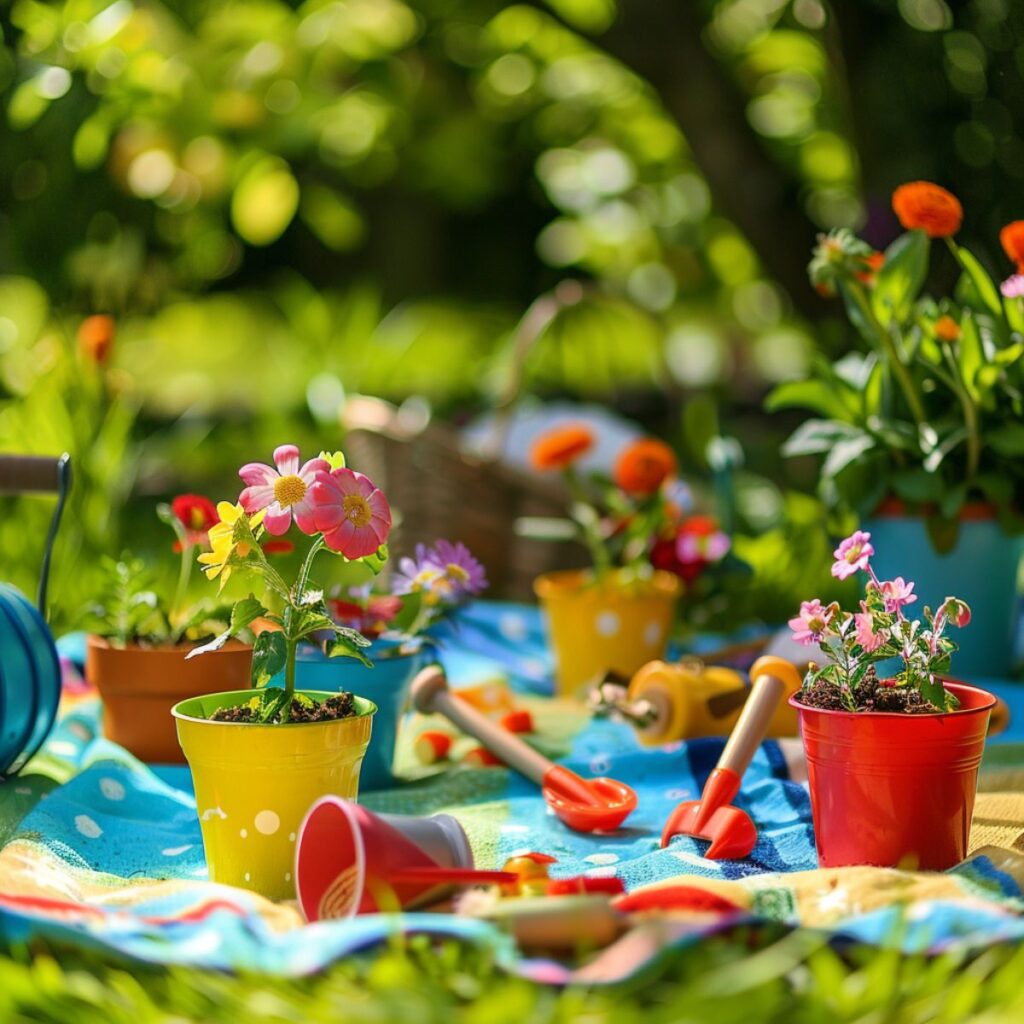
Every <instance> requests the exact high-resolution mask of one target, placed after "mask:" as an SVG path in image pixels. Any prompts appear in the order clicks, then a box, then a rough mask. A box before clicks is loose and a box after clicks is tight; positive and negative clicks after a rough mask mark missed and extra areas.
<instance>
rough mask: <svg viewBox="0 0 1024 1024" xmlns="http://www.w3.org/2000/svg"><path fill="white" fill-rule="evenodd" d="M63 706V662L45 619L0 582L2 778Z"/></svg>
mask: <svg viewBox="0 0 1024 1024" xmlns="http://www.w3.org/2000/svg"><path fill="white" fill-rule="evenodd" d="M59 703H60V662H59V661H58V658H57V648H56V647H55V646H54V643H53V637H52V636H51V634H50V630H49V628H48V627H47V625H46V623H45V622H44V621H43V617H42V616H41V615H40V614H39V612H38V611H37V610H36V608H35V606H34V605H33V604H32V603H31V602H30V601H29V600H28V598H26V597H25V596H24V595H23V594H22V593H21V592H20V591H18V590H17V589H16V588H14V587H12V586H11V585H10V584H7V583H0V780H2V778H3V776H5V775H13V774H14V773H15V772H17V771H19V770H20V769H21V768H22V767H23V766H24V765H25V763H26V762H27V761H28V759H29V758H30V757H31V756H32V755H33V754H34V753H35V752H36V751H37V750H38V749H39V748H40V747H41V746H42V744H43V740H45V739H46V736H47V734H48V733H49V731H50V729H51V728H52V726H53V721H54V719H55V718H56V716H57V705H58V704H59Z"/></svg>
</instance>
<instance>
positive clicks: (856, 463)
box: [768, 182, 1024, 676]
mask: <svg viewBox="0 0 1024 1024" xmlns="http://www.w3.org/2000/svg"><path fill="white" fill-rule="evenodd" d="M893 208H894V210H895V212H896V215H897V217H898V218H899V220H900V223H901V224H902V225H903V227H904V228H906V231H905V233H904V234H902V235H900V236H899V237H898V238H897V239H896V240H895V241H894V242H893V243H892V245H890V246H889V247H888V248H887V249H886V250H885V252H884V253H879V252H875V251H874V250H873V249H872V248H871V246H869V245H868V244H867V243H866V242H864V241H862V240H861V239H859V238H857V237H856V236H855V235H853V234H852V233H851V232H849V231H846V230H838V231H833V232H830V233H829V234H828V235H824V236H822V237H821V239H820V242H819V244H818V247H817V248H816V250H815V252H814V258H813V260H812V261H811V264H810V274H811V278H812V280H813V281H814V283H815V285H816V286H817V287H818V289H819V290H820V291H822V292H823V293H824V294H826V295H838V296H839V297H840V298H841V299H842V301H843V303H844V305H845V309H846V312H847V315H848V316H849V319H850V321H851V322H852V324H853V325H854V327H855V328H856V330H857V332H858V334H859V335H860V337H861V339H862V340H863V341H864V343H865V345H866V349H867V350H866V352H854V353H851V354H849V355H846V356H844V357H843V358H842V359H840V360H839V361H838V362H836V363H831V362H830V361H828V360H827V359H824V358H820V359H819V360H818V361H817V362H816V364H815V372H814V375H813V376H812V377H811V378H810V379H808V380H801V381H792V382H788V383H785V384H782V385H780V386H779V387H778V388H776V390H775V391H774V392H773V393H772V395H771V396H770V397H769V400H768V407H769V408H770V409H781V408H784V407H790V406H799V407H803V408H807V409H810V410H811V411H813V412H816V413H818V415H819V417H820V418H816V419H811V420H808V421H807V422H805V423H804V424H802V425H801V426H800V427H799V428H798V429H797V430H796V432H795V433H794V434H793V435H792V437H790V438H789V440H788V441H787V443H786V445H785V448H784V451H785V452H786V454H788V455H820V456H822V457H823V461H822V465H821V475H820V484H821V488H820V489H821V492H822V496H823V498H824V499H825V501H826V502H827V503H828V504H829V505H830V506H831V507H832V508H835V509H839V510H843V511H853V512H854V513H856V514H857V515H858V516H859V517H860V518H861V521H862V525H863V526H864V528H865V529H866V530H868V531H869V532H870V533H871V535H872V538H873V543H874V546H875V549H876V552H877V554H876V560H877V565H878V567H879V573H880V574H881V575H883V576H891V575H892V574H894V573H895V571H896V569H897V568H899V569H900V570H901V571H903V572H904V573H909V574H910V575H912V576H913V578H914V579H915V580H916V581H917V583H918V585H919V587H920V590H921V593H922V596H923V597H924V598H925V599H926V600H930V601H932V602H938V601H939V600H941V598H942V596H943V595H944V594H948V593H951V592H953V591H954V590H955V591H956V592H957V593H960V594H963V596H964V598H965V599H966V600H967V601H968V602H969V603H970V604H971V606H972V607H973V608H974V610H975V613H976V619H977V622H978V624H979V625H978V628H976V629H975V630H972V632H971V635H969V636H967V637H965V638H964V643H963V649H962V651H961V654H960V664H961V666H962V670H963V671H964V672H965V673H968V674H973V675H978V676H1001V675H1006V674H1007V673H1008V671H1009V669H1010V667H1011V664H1012V661H1013V642H1014V638H1015V634H1016V623H1017V612H1018V603H1017V589H1016V580H1017V569H1018V563H1019V560H1020V554H1021V550H1022V544H1021V539H1020V536H1019V535H1020V530H1021V526H1022V524H1024V520H1022V519H1021V516H1020V507H1021V499H1022V497H1024V475H1022V473H1021V469H1020V467H1021V465H1022V462H1021V456H1022V455H1024V424H1022V423H1021V416H1022V414H1024V360H1022V358H1021V357H1022V355H1024V276H1021V275H1020V273H1018V274H1015V275H1014V276H1012V277H1010V278H1009V279H1008V280H1006V281H1004V282H1003V284H1002V286H1001V287H1000V288H997V287H996V285H995V284H994V283H993V281H992V279H991V278H990V277H989V275H988V273H986V271H985V269H984V268H983V267H982V265H981V263H980V262H979V261H978V259H977V258H976V257H975V256H974V255H973V254H972V253H971V252H969V251H968V250H967V249H965V248H963V247H962V246H960V245H958V244H957V243H956V242H955V241H954V240H953V239H954V236H955V235H956V233H957V232H958V231H959V229H960V223H961V220H962V216H963V211H962V210H961V207H960V203H959V202H958V201H957V199H956V197H955V196H953V195H951V194H950V193H949V192H947V191H946V190H945V189H943V188H940V187H939V186H937V185H933V184H931V183H930V182H912V183H910V184H907V185H902V186H900V188H898V189H897V190H896V191H895V193H894V194H893ZM934 239H942V241H943V242H944V244H945V249H946V250H947V259H948V260H951V261H952V263H953V267H954V268H955V270H956V272H957V275H958V280H957V283H956V286H955V288H954V289H953V291H952V294H950V295H945V296H941V297H938V298H936V297H933V296H931V295H928V294H925V293H924V292H923V288H924V284H925V280H926V278H927V276H928V268H929V261H930V257H931V243H932V241H933V240H934ZM1002 242H1003V247H1004V249H1005V251H1006V253H1007V255H1008V256H1009V257H1010V258H1011V259H1012V260H1013V261H1014V262H1015V264H1016V265H1017V269H1018V271H1020V270H1022V269H1024V222H1022V221H1016V222H1014V223H1013V224H1010V225H1008V226H1007V227H1006V228H1005V229H1004V230H1003V232H1002Z"/></svg>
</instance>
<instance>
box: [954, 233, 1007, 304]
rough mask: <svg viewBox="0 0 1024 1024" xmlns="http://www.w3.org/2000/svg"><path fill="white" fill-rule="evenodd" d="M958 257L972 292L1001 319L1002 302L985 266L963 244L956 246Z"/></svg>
mask: <svg viewBox="0 0 1024 1024" xmlns="http://www.w3.org/2000/svg"><path fill="white" fill-rule="evenodd" d="M956 251H957V254H958V255H959V257H960V265H961V266H962V267H963V268H964V275H965V277H966V278H967V279H968V281H970V283H971V286H972V287H973V290H974V293H975V294H976V295H977V297H978V299H979V300H980V302H981V304H982V305H983V306H984V307H985V308H986V309H987V310H988V311H989V312H990V313H993V314H994V315H995V316H997V317H999V318H1000V319H1002V316H1003V303H1002V301H1001V299H1000V297H999V289H998V288H996V286H995V284H993V282H992V278H991V277H989V276H988V273H987V272H986V271H985V268H984V267H983V266H982V265H981V264H980V263H979V262H978V260H977V258H976V257H975V256H974V254H973V253H972V252H970V251H969V250H968V249H965V248H964V247H963V246H957V247H956Z"/></svg>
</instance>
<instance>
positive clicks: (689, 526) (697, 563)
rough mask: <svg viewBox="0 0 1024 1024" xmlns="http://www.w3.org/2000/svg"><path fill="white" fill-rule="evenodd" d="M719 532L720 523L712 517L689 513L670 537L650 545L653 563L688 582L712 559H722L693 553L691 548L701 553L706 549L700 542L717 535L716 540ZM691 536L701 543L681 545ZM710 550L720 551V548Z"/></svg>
mask: <svg viewBox="0 0 1024 1024" xmlns="http://www.w3.org/2000/svg"><path fill="white" fill-rule="evenodd" d="M720 533H721V531H720V528H719V526H718V523H717V522H716V521H715V520H714V519H713V518H712V517H711V516H702V515H693V516H688V517H687V518H686V519H684V520H683V521H682V522H681V523H680V524H679V526H678V527H676V529H675V530H674V531H673V532H672V533H670V534H669V535H668V536H664V537H659V538H658V540H657V541H656V542H655V544H654V547H652V548H651V565H653V566H654V568H655V569H663V570H664V571H665V572H670V573H672V574H673V575H675V576H678V577H679V578H680V579H681V580H683V581H684V582H686V583H692V582H693V581H694V580H695V579H697V578H698V577H699V576H700V575H701V573H703V572H704V570H705V569H706V568H707V567H708V565H709V564H710V563H711V562H712V561H718V560H719V558H706V557H703V556H702V555H700V554H697V555H694V554H693V553H691V552H690V551H689V550H688V549H689V548H691V547H693V548H695V549H696V551H698V552H700V551H702V550H703V549H704V545H702V544H700V543H699V541H700V539H701V538H715V539H716V541H717V539H718V537H719V535H720ZM689 539H696V540H698V543H697V544H696V545H691V544H687V543H683V544H680V541H681V540H683V541H687V540H689ZM715 546H717V545H715ZM711 553H713V554H716V555H717V554H718V552H717V551H713V552H711Z"/></svg>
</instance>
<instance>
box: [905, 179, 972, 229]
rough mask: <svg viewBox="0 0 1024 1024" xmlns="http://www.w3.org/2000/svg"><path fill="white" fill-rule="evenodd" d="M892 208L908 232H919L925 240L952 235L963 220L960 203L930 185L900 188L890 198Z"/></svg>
mask: <svg viewBox="0 0 1024 1024" xmlns="http://www.w3.org/2000/svg"><path fill="white" fill-rule="evenodd" d="M892 208H893V210H894V211H895V212H896V216H897V217H898V218H899V221H900V223H901V224H902V225H903V226H904V227H905V228H906V229H907V230H908V231H913V230H915V229H917V228H920V229H921V230H922V231H924V232H925V233H926V234H927V235H928V237H929V238H948V237H949V236H950V235H955V234H956V233H957V232H958V231H959V230H960V223H961V222H962V221H963V219H964V210H963V207H962V206H961V205H960V200H959V199H957V197H956V196H955V195H953V193H952V192H947V191H946V189H944V188H942V187H941V186H939V185H933V184H932V183H931V182H930V181H911V182H908V183H907V184H906V185H900V187H899V188H898V189H896V191H895V192H893V194H892Z"/></svg>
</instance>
